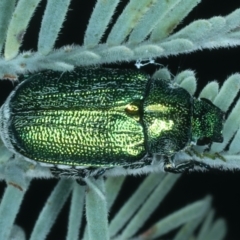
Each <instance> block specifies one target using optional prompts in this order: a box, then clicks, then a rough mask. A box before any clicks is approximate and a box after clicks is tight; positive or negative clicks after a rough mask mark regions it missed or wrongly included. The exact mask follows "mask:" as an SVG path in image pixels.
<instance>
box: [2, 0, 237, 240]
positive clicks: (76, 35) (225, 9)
mask: <svg viewBox="0 0 240 240" xmlns="http://www.w3.org/2000/svg"><path fill="white" fill-rule="evenodd" d="M94 3H95V1H94V0H88V1H78V0H72V3H71V6H70V9H71V10H70V11H69V12H68V15H67V20H66V22H65V23H64V26H63V29H62V31H61V34H60V36H59V39H58V41H57V43H56V48H58V47H61V46H63V45H66V44H73V43H75V44H82V43H83V34H84V32H85V29H86V25H87V22H88V19H89V17H90V14H91V12H92V9H93V6H94ZM125 3H126V1H122V3H121V4H120V6H119V7H118V9H117V14H119V13H121V11H122V9H123V6H124V4H125ZM45 5H46V1H42V2H41V3H40V6H39V8H38V9H37V12H36V14H35V16H34V18H33V19H32V21H31V24H30V27H29V29H28V31H27V33H26V35H25V38H24V42H23V46H22V49H21V50H34V51H35V50H36V48H37V38H38V32H39V29H40V22H41V18H42V14H43V11H44V7H45ZM238 7H240V2H239V1H235V0H229V1H223V0H221V1H216V0H202V3H200V4H199V5H198V6H197V7H196V8H195V9H194V10H193V11H192V12H191V13H190V14H189V16H188V17H187V18H186V19H185V20H184V21H183V23H182V24H181V25H180V26H179V27H178V29H180V28H182V27H183V26H185V25H187V24H188V23H190V22H191V21H193V20H197V19H202V18H204V19H207V18H211V17H213V16H219V15H222V16H225V15H227V14H229V13H231V12H232V11H233V10H235V9H236V8H238ZM239 54H240V48H239V47H238V48H230V49H218V50H211V51H210V50H203V51H198V52H195V53H191V54H188V55H179V56H176V57H169V58H162V59H157V60H156V61H157V62H158V63H161V64H163V65H164V66H167V67H168V68H169V69H170V70H171V72H172V73H173V74H174V75H176V74H177V73H178V72H180V71H182V70H185V69H192V70H194V71H195V72H196V76H197V78H198V81H199V89H201V87H202V86H204V84H205V83H206V82H208V81H212V80H218V81H219V82H220V83H222V82H223V81H224V80H225V79H226V78H227V77H228V76H230V75H231V74H233V73H236V72H240V66H239ZM111 67H112V66H111ZM114 67H118V68H119V67H123V68H134V63H128V64H125V63H124V64H118V65H114ZM155 69H156V67H155V66H150V67H149V68H145V69H144V70H145V71H148V72H149V73H152V72H153V71H154V70H155ZM13 85H14V84H13V83H12V82H10V81H2V82H0V104H2V103H3V102H4V100H5V99H6V97H7V96H8V94H9V93H10V91H11V90H12V89H13V87H14V86H13ZM141 180H142V178H141V177H129V178H128V180H127V182H126V183H125V185H124V187H123V191H124V192H121V196H123V197H124V198H123V199H119V200H118V202H117V203H116V204H115V205H114V209H113V212H115V211H117V209H118V208H119V205H120V203H123V201H124V200H126V199H127V197H128V196H130V195H131V192H132V191H133V189H134V188H135V186H136V185H138V184H139V182H140V181H141ZM55 183H56V181H54V180H34V181H33V182H32V185H31V188H30V190H29V191H28V192H27V195H26V198H25V200H24V202H23V205H22V208H21V212H20V213H19V215H18V217H17V220H16V221H17V224H19V225H20V226H22V227H23V228H24V229H25V230H26V232H27V234H28V237H29V233H30V232H31V229H32V228H33V225H34V222H35V220H36V218H37V216H38V214H39V211H40V210H41V208H42V207H43V204H44V202H45V200H46V199H47V197H48V195H49V193H50V192H51V190H52V188H53V187H54V184H55ZM239 185H240V172H239V171H235V172H221V171H210V172H206V173H191V174H189V173H188V174H183V176H182V177H181V179H180V180H179V181H178V182H177V184H176V185H175V186H174V188H173V191H172V192H171V193H170V194H169V195H168V196H167V197H166V199H165V200H164V202H163V203H162V205H161V206H160V208H159V211H156V212H155V213H154V215H153V218H152V220H154V219H159V217H162V216H165V215H167V214H168V213H171V212H173V211H174V210H177V209H178V208H180V207H183V206H185V205H187V204H188V203H191V202H194V201H196V200H198V199H200V198H203V197H204V196H206V195H208V194H211V195H212V196H213V202H212V204H213V207H214V209H215V210H216V217H223V218H225V219H226V221H227V224H228V234H227V237H226V239H231V240H235V239H240V233H239V223H240V221H239V217H240V188H239ZM1 186H2V189H1V191H2V192H3V190H4V183H1ZM1 195H2V194H1ZM67 214H68V206H65V207H64V210H63V212H62V213H61V215H60V221H58V222H57V224H55V226H54V227H53V231H52V232H51V234H50V235H49V237H48V239H58V240H61V239H64V237H63V236H65V231H66V228H67ZM110 217H111V214H110ZM149 224H150V222H149V223H148V225H149ZM167 239H171V235H170V236H168V237H167Z"/></svg>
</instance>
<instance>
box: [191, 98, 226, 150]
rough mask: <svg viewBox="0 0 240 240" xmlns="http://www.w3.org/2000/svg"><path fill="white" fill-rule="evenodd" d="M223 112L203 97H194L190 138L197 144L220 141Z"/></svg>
mask: <svg viewBox="0 0 240 240" xmlns="http://www.w3.org/2000/svg"><path fill="white" fill-rule="evenodd" d="M223 122H224V113H223V112H222V110H221V109H219V108H218V107H216V106H215V105H214V104H213V103H212V102H211V101H209V100H208V99H205V98H201V99H194V108H193V119H192V140H193V141H194V142H196V143H197V144H198V145H205V144H209V143H211V142H222V141H223V136H222V129H223Z"/></svg>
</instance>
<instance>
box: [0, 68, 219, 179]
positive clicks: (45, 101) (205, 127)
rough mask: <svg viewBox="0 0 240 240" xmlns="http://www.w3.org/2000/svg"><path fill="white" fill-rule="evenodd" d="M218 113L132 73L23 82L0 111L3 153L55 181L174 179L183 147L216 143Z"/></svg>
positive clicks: (95, 72) (46, 75)
mask: <svg viewBox="0 0 240 240" xmlns="http://www.w3.org/2000/svg"><path fill="white" fill-rule="evenodd" d="M222 125H223V113H222V111H221V110H220V109H219V108H217V107H216V106H214V105H213V104H212V103H211V102H210V101H207V100H206V99H201V100H197V99H195V98H193V97H192V96H191V95H190V94H189V93H188V92H187V91H186V90H185V89H183V88H181V87H179V86H176V84H175V85H174V84H172V83H170V82H167V81H163V80H160V79H158V80H157V79H152V78H150V77H149V75H147V74H145V73H141V72H139V71H136V70H119V69H97V68H96V69H91V68H90V69H87V68H86V69H83V68H78V69H76V70H74V71H72V72H65V73H62V72H55V71H45V72H40V73H37V74H32V75H29V76H23V81H22V82H21V83H20V84H19V85H18V86H17V87H16V89H15V90H14V91H13V92H12V93H11V95H10V96H9V97H8V99H7V100H6V102H5V104H4V105H3V106H2V107H1V109H0V134H1V138H2V140H3V142H4V144H5V145H6V147H7V148H8V149H9V150H10V151H12V152H13V153H15V154H16V155H21V156H23V157H24V158H25V159H26V160H28V161H33V162H35V163H36V164H37V163H40V164H41V165H44V166H47V167H50V168H51V171H52V172H53V174H55V175H57V176H72V177H76V178H77V177H85V176H89V175H91V176H97V175H100V174H107V173H109V174H110V175H119V174H138V173H147V172H151V171H164V170H165V171H173V172H180V171H183V170H186V169H188V168H190V167H193V163H194V161H191V160H186V161H185V162H181V163H180V164H177V163H175V162H174V155H175V154H176V153H177V152H179V151H180V150H183V149H186V148H187V147H189V146H190V144H191V142H195V143H197V144H198V143H200V142H205V143H206V142H207V143H211V142H212V141H215V142H221V141H222V134H221V131H222Z"/></svg>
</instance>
